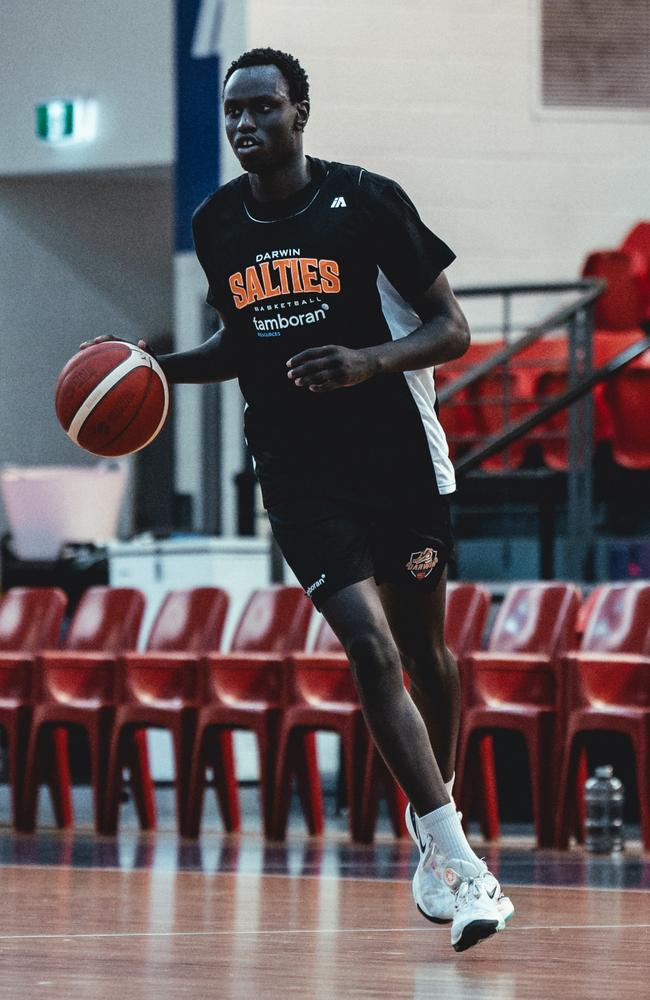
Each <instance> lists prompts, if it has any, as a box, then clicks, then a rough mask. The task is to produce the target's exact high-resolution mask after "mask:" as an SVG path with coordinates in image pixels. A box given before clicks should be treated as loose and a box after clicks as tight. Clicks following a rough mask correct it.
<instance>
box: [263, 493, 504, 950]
mask: <svg viewBox="0 0 650 1000" xmlns="http://www.w3.org/2000/svg"><path fill="white" fill-rule="evenodd" d="M269 518H270V521H271V526H272V528H273V532H274V535H275V537H276V539H277V541H278V543H279V545H280V547H281V549H282V551H283V553H284V555H285V558H286V559H287V561H288V562H289V564H290V565H291V567H292V569H293V570H294V572H295V573H296V576H297V577H298V579H299V580H300V581H301V583H302V585H303V587H304V588H305V592H306V593H307V594H308V596H310V597H311V599H312V601H313V602H314V604H315V605H316V607H317V608H318V610H319V611H322V613H323V614H324V615H325V617H326V618H327V620H328V621H329V624H330V625H331V627H332V628H333V630H334V632H335V633H336V634H337V635H338V637H339V639H340V640H341V643H342V644H343V647H344V648H345V650H346V652H347V655H348V657H349V660H350V663H351V667H352V671H353V674H354V678H355V682H356V685H357V688H358V691H359V698H360V701H361V705H362V707H363V711H364V715H365V718H366V720H367V723H368V726H369V728H370V731H371V733H372V735H373V738H374V739H375V742H376V744H377V747H378V749H379V751H380V753H381V754H382V756H383V758H384V760H385V761H386V764H387V765H388V767H389V769H390V770H391V771H392V773H393V774H394V776H395V778H396V779H397V781H398V782H399V783H400V784H401V786H402V787H403V789H404V791H405V792H406V794H407V795H408V796H409V799H410V800H411V802H412V803H413V806H414V808H415V809H416V810H417V812H418V814H419V816H420V821H419V826H420V828H421V831H422V834H423V838H424V853H425V854H426V856H427V857H428V858H429V859H432V858H434V857H435V858H440V859H441V862H442V863H444V873H445V876H446V877H447V878H449V879H450V881H451V883H452V889H453V890H454V923H453V924H452V944H453V945H454V948H456V949H457V950H462V949H463V948H466V947H469V946H470V945H471V944H475V943H476V942H477V941H479V940H481V939H482V938H483V937H486V936H488V935H489V934H493V933H494V932H495V931H496V930H501V929H502V928H503V926H504V921H503V918H502V917H501V915H500V913H499V912H498V908H497V902H496V900H495V899H492V898H491V897H489V898H488V895H489V894H488V889H489V891H493V892H497V890H498V888H499V887H498V882H497V881H496V879H494V878H493V876H491V875H489V873H488V872H487V869H486V868H485V865H483V863H482V862H481V861H480V860H479V858H477V856H476V855H475V854H474V852H473V851H472V849H471V847H470V845H469V844H468V842H467V839H466V837H465V834H464V832H463V829H462V827H461V825H460V821H459V819H458V816H457V814H456V808H455V806H454V805H453V803H452V802H450V800H449V795H448V793H447V790H446V788H445V785H444V782H443V778H442V775H441V773H440V768H439V766H438V764H437V762H436V759H435V755H434V752H433V749H432V747H431V740H430V739H429V734H428V731H427V727H426V724H425V722H424V720H423V718H422V716H421V714H420V712H419V711H418V709H417V707H416V705H415V703H414V702H413V700H412V698H411V697H410V695H409V694H408V692H407V690H406V688H405V686H404V680H403V673H402V661H401V657H400V653H399V650H398V648H397V644H396V642H395V639H394V637H393V635H392V633H391V630H390V626H389V624H388V620H387V618H386V614H385V612H384V609H383V606H382V603H381V599H380V596H379V590H378V587H377V584H376V582H375V579H374V576H376V567H375V559H374V556H373V551H372V548H373V547H372V544H371V538H370V527H369V517H368V515H367V514H365V513H364V512H363V511H361V512H359V511H358V510H357V508H352V507H351V506H350V505H348V504H345V503H341V502H340V501H333V500H329V499H316V498H314V499H309V500H297V501H291V502H287V503H284V504H282V505H278V506H277V507H273V508H272V509H271V510H269ZM406 541H407V542H408V543H409V544H410V542H411V539H410V538H407V539H406ZM436 546H437V548H436V550H435V551H436V553H438V554H437V555H435V554H434V549H431V548H429V547H425V549H424V551H422V552H416V551H415V548H410V549H409V551H410V552H411V554H412V555H415V556H418V557H421V558H420V560H419V562H417V567H416V572H417V579H418V580H419V578H420V576H421V575H422V574H421V572H420V571H421V570H422V563H423V560H424V561H425V562H426V561H427V560H428V562H429V563H430V564H431V565H434V564H435V565H436V566H438V567H439V568H438V569H436V573H437V574H438V575H440V573H441V572H442V570H443V569H444V565H445V557H446V551H447V550H446V548H445V547H444V545H443V543H442V542H440V543H438V542H436ZM420 548H422V546H420ZM400 553H401V550H400ZM398 555H399V558H398V563H399V561H400V560H401V554H398ZM402 562H403V560H402ZM412 562H413V560H412V559H408V556H407V564H408V565H407V566H406V570H407V572H408V573H409V574H410V571H409V570H408V567H409V566H410V565H411V563H412ZM387 563H388V565H387V566H386V567H385V568H386V570H387V571H388V576H386V577H384V579H391V580H392V579H394V578H393V577H392V576H391V575H390V571H391V568H392V567H391V560H390V559H389V560H387ZM403 572H404V567H402V573H403ZM425 577H426V579H427V580H428V584H425V586H423V587H420V586H419V585H418V586H417V588H416V590H420V589H424V590H428V589H431V590H433V589H435V587H434V586H433V584H434V583H435V578H434V577H433V576H431V574H430V573H427V572H425ZM407 582H408V581H407ZM414 582H415V581H414V580H411V584H413V583H414ZM457 904H458V905H457ZM456 911H457V912H456Z"/></svg>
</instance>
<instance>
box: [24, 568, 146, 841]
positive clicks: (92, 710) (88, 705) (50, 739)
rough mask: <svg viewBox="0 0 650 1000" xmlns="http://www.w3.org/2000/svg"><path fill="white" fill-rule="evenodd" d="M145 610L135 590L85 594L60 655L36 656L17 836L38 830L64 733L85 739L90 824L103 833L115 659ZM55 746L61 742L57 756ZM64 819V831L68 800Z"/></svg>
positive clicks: (131, 643)
mask: <svg viewBox="0 0 650 1000" xmlns="http://www.w3.org/2000/svg"><path fill="white" fill-rule="evenodd" d="M144 606H145V601H144V597H143V595H142V594H141V593H140V591H139V590H134V589H132V588H128V587H90V588H89V589H88V590H86V592H85V593H84V595H83V597H82V598H81V601H80V602H79V604H78V606H77V610H76V611H75V614H74V616H73V618H72V621H71V623H70V627H69V629H68V633H67V635H66V638H65V641H64V644H63V649H62V650H44V651H42V652H41V653H40V654H39V656H38V658H37V671H38V700H37V703H36V705H35V708H34V713H33V717H32V726H31V732H30V737H29V744H28V748H27V759H26V763H25V788H24V800H23V809H22V813H23V816H22V822H21V828H22V829H26V830H33V829H34V827H35V825H36V810H37V804H38V789H39V784H40V781H41V778H42V777H43V776H44V773H45V774H46V773H47V771H48V770H49V769H50V768H51V758H52V751H53V750H54V751H55V752H56V751H57V739H58V740H59V741H60V738H61V736H62V735H63V736H65V733H66V728H67V727H68V726H77V727H80V728H81V729H83V730H84V731H85V733H86V735H87V737H88V741H89V744H90V763H91V779H92V784H93V797H94V809H95V824H96V828H97V829H98V830H99V829H100V828H101V814H102V796H103V788H104V777H105V772H106V757H107V750H108V740H109V737H110V725H111V722H112V717H113V713H114V710H115V702H116V676H115V659H116V657H117V656H118V655H119V654H120V653H122V652H123V651H124V650H125V649H133V648H135V645H136V643H137V640H138V632H139V630H140V623H141V621H142V615H143V612H144ZM64 745H65V744H64ZM60 747H61V744H60V742H59V744H58V749H59V751H60ZM60 763H61V762H59V764H60ZM65 813H66V814H65V816H64V817H62V819H63V820H64V822H63V823H62V824H61V825H68V824H69V822H70V821H71V818H72V804H71V801H70V799H69V798H68V801H67V802H66V807H65Z"/></svg>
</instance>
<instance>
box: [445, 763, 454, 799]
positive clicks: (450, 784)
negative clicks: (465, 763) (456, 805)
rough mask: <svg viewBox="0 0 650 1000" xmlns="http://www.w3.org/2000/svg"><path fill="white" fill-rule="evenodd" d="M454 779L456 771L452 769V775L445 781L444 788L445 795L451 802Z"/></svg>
mask: <svg viewBox="0 0 650 1000" xmlns="http://www.w3.org/2000/svg"><path fill="white" fill-rule="evenodd" d="M455 780H456V772H455V771H454V773H453V774H452V776H451V778H450V779H449V781H445V788H446V789H447V795H448V796H449V798H450V799H451V801H452V802H453V801H454V781H455Z"/></svg>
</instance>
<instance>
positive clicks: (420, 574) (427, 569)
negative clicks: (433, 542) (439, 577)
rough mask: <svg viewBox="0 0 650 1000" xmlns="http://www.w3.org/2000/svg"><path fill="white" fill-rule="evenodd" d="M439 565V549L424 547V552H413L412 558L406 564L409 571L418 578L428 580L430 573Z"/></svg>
mask: <svg viewBox="0 0 650 1000" xmlns="http://www.w3.org/2000/svg"><path fill="white" fill-rule="evenodd" d="M437 565H438V551H437V549H430V548H427V549H422V552H411V558H410V559H409V561H408V562H407V564H406V568H407V570H408V571H409V573H410V574H411V575H412V576H414V577H415V579H416V580H426V578H427V577H428V575H429V573H431V571H432V570H433V569H435V567H436V566H437Z"/></svg>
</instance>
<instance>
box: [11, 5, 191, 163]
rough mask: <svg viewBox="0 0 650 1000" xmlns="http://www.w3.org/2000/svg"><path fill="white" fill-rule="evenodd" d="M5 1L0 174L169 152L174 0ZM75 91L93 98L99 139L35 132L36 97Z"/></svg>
mask: <svg viewBox="0 0 650 1000" xmlns="http://www.w3.org/2000/svg"><path fill="white" fill-rule="evenodd" d="M0 8H1V10H0V65H2V67H3V74H2V87H0V116H1V120H2V141H1V142H0V175H2V174H4V175H11V174H27V173H30V174H31V173H58V172H59V171H81V170H97V169H109V168H115V167H133V166H141V165H143V164H163V165H167V166H169V165H170V164H171V163H172V162H173V159H174V155H175V154H174V141H175V130H174V74H173V41H174V34H173V3H172V0H137V2H135V3H134V2H133V0H111V2H110V3H107V2H106V0H54V2H53V0H25V2H11V0H2V3H1V4H0ZM70 97H94V98H95V99H96V100H97V107H98V114H97V139H96V140H95V141H94V142H92V143H89V144H87V145H84V144H79V145H71V146H66V147H63V146H62V147H59V148H53V147H52V146H49V145H48V144H46V143H43V142H39V140H38V139H37V138H36V136H35V135H34V107H35V105H36V104H39V103H40V102H42V101H47V100H53V99H55V98H70Z"/></svg>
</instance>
